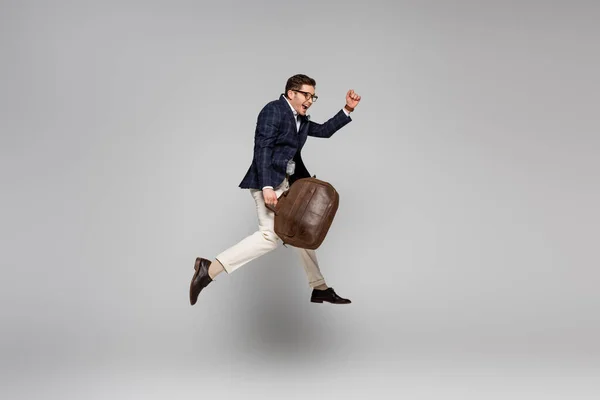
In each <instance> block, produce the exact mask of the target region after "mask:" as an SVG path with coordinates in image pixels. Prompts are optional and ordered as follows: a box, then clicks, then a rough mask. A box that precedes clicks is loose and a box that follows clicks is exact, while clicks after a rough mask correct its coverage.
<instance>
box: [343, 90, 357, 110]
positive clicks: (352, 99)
mask: <svg viewBox="0 0 600 400" xmlns="http://www.w3.org/2000/svg"><path fill="white" fill-rule="evenodd" d="M359 102H360V96H359V95H358V93H356V92H355V91H354V89H350V90H348V93H346V105H347V106H348V107H349V108H351V109H354V108H355V107H356V106H357V105H358V103H359Z"/></svg>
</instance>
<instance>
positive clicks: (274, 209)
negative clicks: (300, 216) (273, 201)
mask: <svg viewBox="0 0 600 400" xmlns="http://www.w3.org/2000/svg"><path fill="white" fill-rule="evenodd" d="M265 206H266V207H267V208H268V209H269V210H271V211H273V212H274V213H275V215H277V208H276V207H277V206H275V207H273V206H272V205H270V204H267V203H265Z"/></svg>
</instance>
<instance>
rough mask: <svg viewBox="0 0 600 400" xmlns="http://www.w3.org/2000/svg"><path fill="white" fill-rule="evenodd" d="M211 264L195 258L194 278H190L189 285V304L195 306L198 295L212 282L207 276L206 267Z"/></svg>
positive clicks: (203, 259) (205, 260)
mask: <svg viewBox="0 0 600 400" xmlns="http://www.w3.org/2000/svg"><path fill="white" fill-rule="evenodd" d="M210 264H211V262H210V261H209V260H207V259H206V258H200V257H198V258H196V263H195V264H194V269H195V270H196V272H194V277H193V278H192V283H191V284H190V304H191V305H194V304H196V300H198V295H199V294H200V292H201V291H202V289H204V288H205V287H206V286H208V284H209V283H211V282H212V279H211V278H210V276H209V275H208V267H209V266H210Z"/></svg>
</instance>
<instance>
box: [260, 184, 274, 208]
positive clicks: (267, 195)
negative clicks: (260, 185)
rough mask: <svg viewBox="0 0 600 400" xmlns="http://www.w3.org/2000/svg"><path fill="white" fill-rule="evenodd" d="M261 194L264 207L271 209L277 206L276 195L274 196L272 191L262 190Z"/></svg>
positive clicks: (268, 189)
mask: <svg viewBox="0 0 600 400" xmlns="http://www.w3.org/2000/svg"><path fill="white" fill-rule="evenodd" d="M262 193H263V197H264V199H265V204H266V205H268V206H273V207H275V206H276V205H277V195H276V194H275V191H274V190H273V189H270V188H264V189H263V191H262Z"/></svg>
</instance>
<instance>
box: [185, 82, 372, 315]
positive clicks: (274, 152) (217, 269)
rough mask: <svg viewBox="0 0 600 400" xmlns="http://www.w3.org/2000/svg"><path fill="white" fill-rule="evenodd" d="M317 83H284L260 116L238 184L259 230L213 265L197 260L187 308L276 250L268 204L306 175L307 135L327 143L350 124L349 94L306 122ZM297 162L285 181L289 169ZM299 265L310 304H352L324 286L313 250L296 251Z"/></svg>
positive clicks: (355, 99)
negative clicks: (333, 110) (318, 119)
mask: <svg viewBox="0 0 600 400" xmlns="http://www.w3.org/2000/svg"><path fill="white" fill-rule="evenodd" d="M315 86H316V82H315V80H314V79H312V78H309V77H308V76H306V75H294V76H292V77H291V78H289V79H288V81H287V83H286V86H285V93H284V94H282V95H281V96H280V98H279V100H274V101H272V102H270V103H268V104H267V105H266V106H265V107H264V108H263V109H262V111H261V112H260V113H259V115H258V120H257V123H256V132H255V136H254V157H253V159H252V165H250V168H249V169H248V172H247V173H246V176H245V177H244V179H243V180H242V182H241V183H240V185H239V186H240V188H242V189H250V194H251V195H252V197H253V198H254V201H255V202H256V211H257V214H258V231H256V232H255V233H254V234H252V235H250V236H248V237H246V238H245V239H243V240H242V241H240V242H239V243H237V244H236V245H234V246H233V247H230V248H229V249H227V250H225V251H224V252H222V253H221V254H219V255H218V256H217V257H216V258H215V260H214V261H212V262H211V261H209V260H207V259H205V258H200V257H198V258H197V259H196V263H195V265H194V270H195V273H194V276H193V278H192V282H191V284H190V303H191V304H192V305H194V304H196V301H197V299H198V295H199V294H200V291H201V290H202V289H204V288H205V287H206V286H207V285H208V284H209V283H210V282H212V281H213V280H214V279H215V277H216V276H217V275H218V274H220V273H221V272H223V271H225V272H227V273H229V274H230V273H232V272H233V271H235V270H236V269H238V268H239V267H241V266H242V265H244V264H246V263H248V262H249V261H252V260H254V259H255V258H257V257H260V256H261V255H263V254H265V253H267V252H269V251H271V250H274V249H275V248H276V247H277V245H278V240H279V237H278V236H277V235H276V234H275V232H274V221H275V214H274V213H273V211H271V210H269V209H268V208H267V207H266V205H271V206H275V205H276V204H277V199H278V198H279V197H280V196H281V194H282V193H283V192H284V191H286V190H287V189H289V187H290V185H291V184H293V183H294V181H295V180H297V179H299V178H308V177H310V174H309V173H308V170H307V169H306V167H305V166H304V163H303V162H302V157H301V155H300V151H301V150H302V147H303V146H304V143H305V142H306V139H307V136H316V137H322V138H329V137H331V135H333V134H334V133H335V132H336V131H337V130H338V129H340V128H341V127H343V126H344V125H346V124H347V123H349V122H350V121H351V118H350V113H351V112H352V111H354V108H355V107H356V106H357V105H358V103H359V102H360V99H361V98H360V96H359V95H358V94H356V93H355V92H354V91H353V90H349V91H348V93H347V94H346V105H345V106H344V108H343V109H342V110H340V111H339V112H338V113H337V114H335V115H334V116H333V117H332V118H331V119H329V120H328V121H327V122H325V123H324V124H318V123H315V122H313V121H310V120H309V118H308V116H307V115H306V112H307V111H308V109H309V108H310V107H311V106H312V104H313V103H314V102H315V101H316V100H317V98H318V97H317V96H316V95H315ZM290 161H293V162H294V163H295V171H294V173H293V174H292V175H291V176H290V177H289V179H288V175H287V174H286V170H287V168H288V165H290V166H291V164H292V163H290ZM294 249H295V250H296V251H297V252H298V254H299V255H300V258H301V260H302V264H303V266H304V270H305V271H306V275H307V277H308V281H309V285H310V287H312V288H313V291H312V295H311V301H312V302H314V303H323V302H324V301H326V302H329V303H334V304H348V303H350V300H348V299H344V298H342V297H340V296H338V295H337V294H336V293H335V291H334V290H333V288H330V287H328V286H327V284H326V283H325V279H324V278H323V275H321V271H320V269H319V264H318V262H317V257H316V254H315V251H314V250H307V249H300V248H294Z"/></svg>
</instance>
